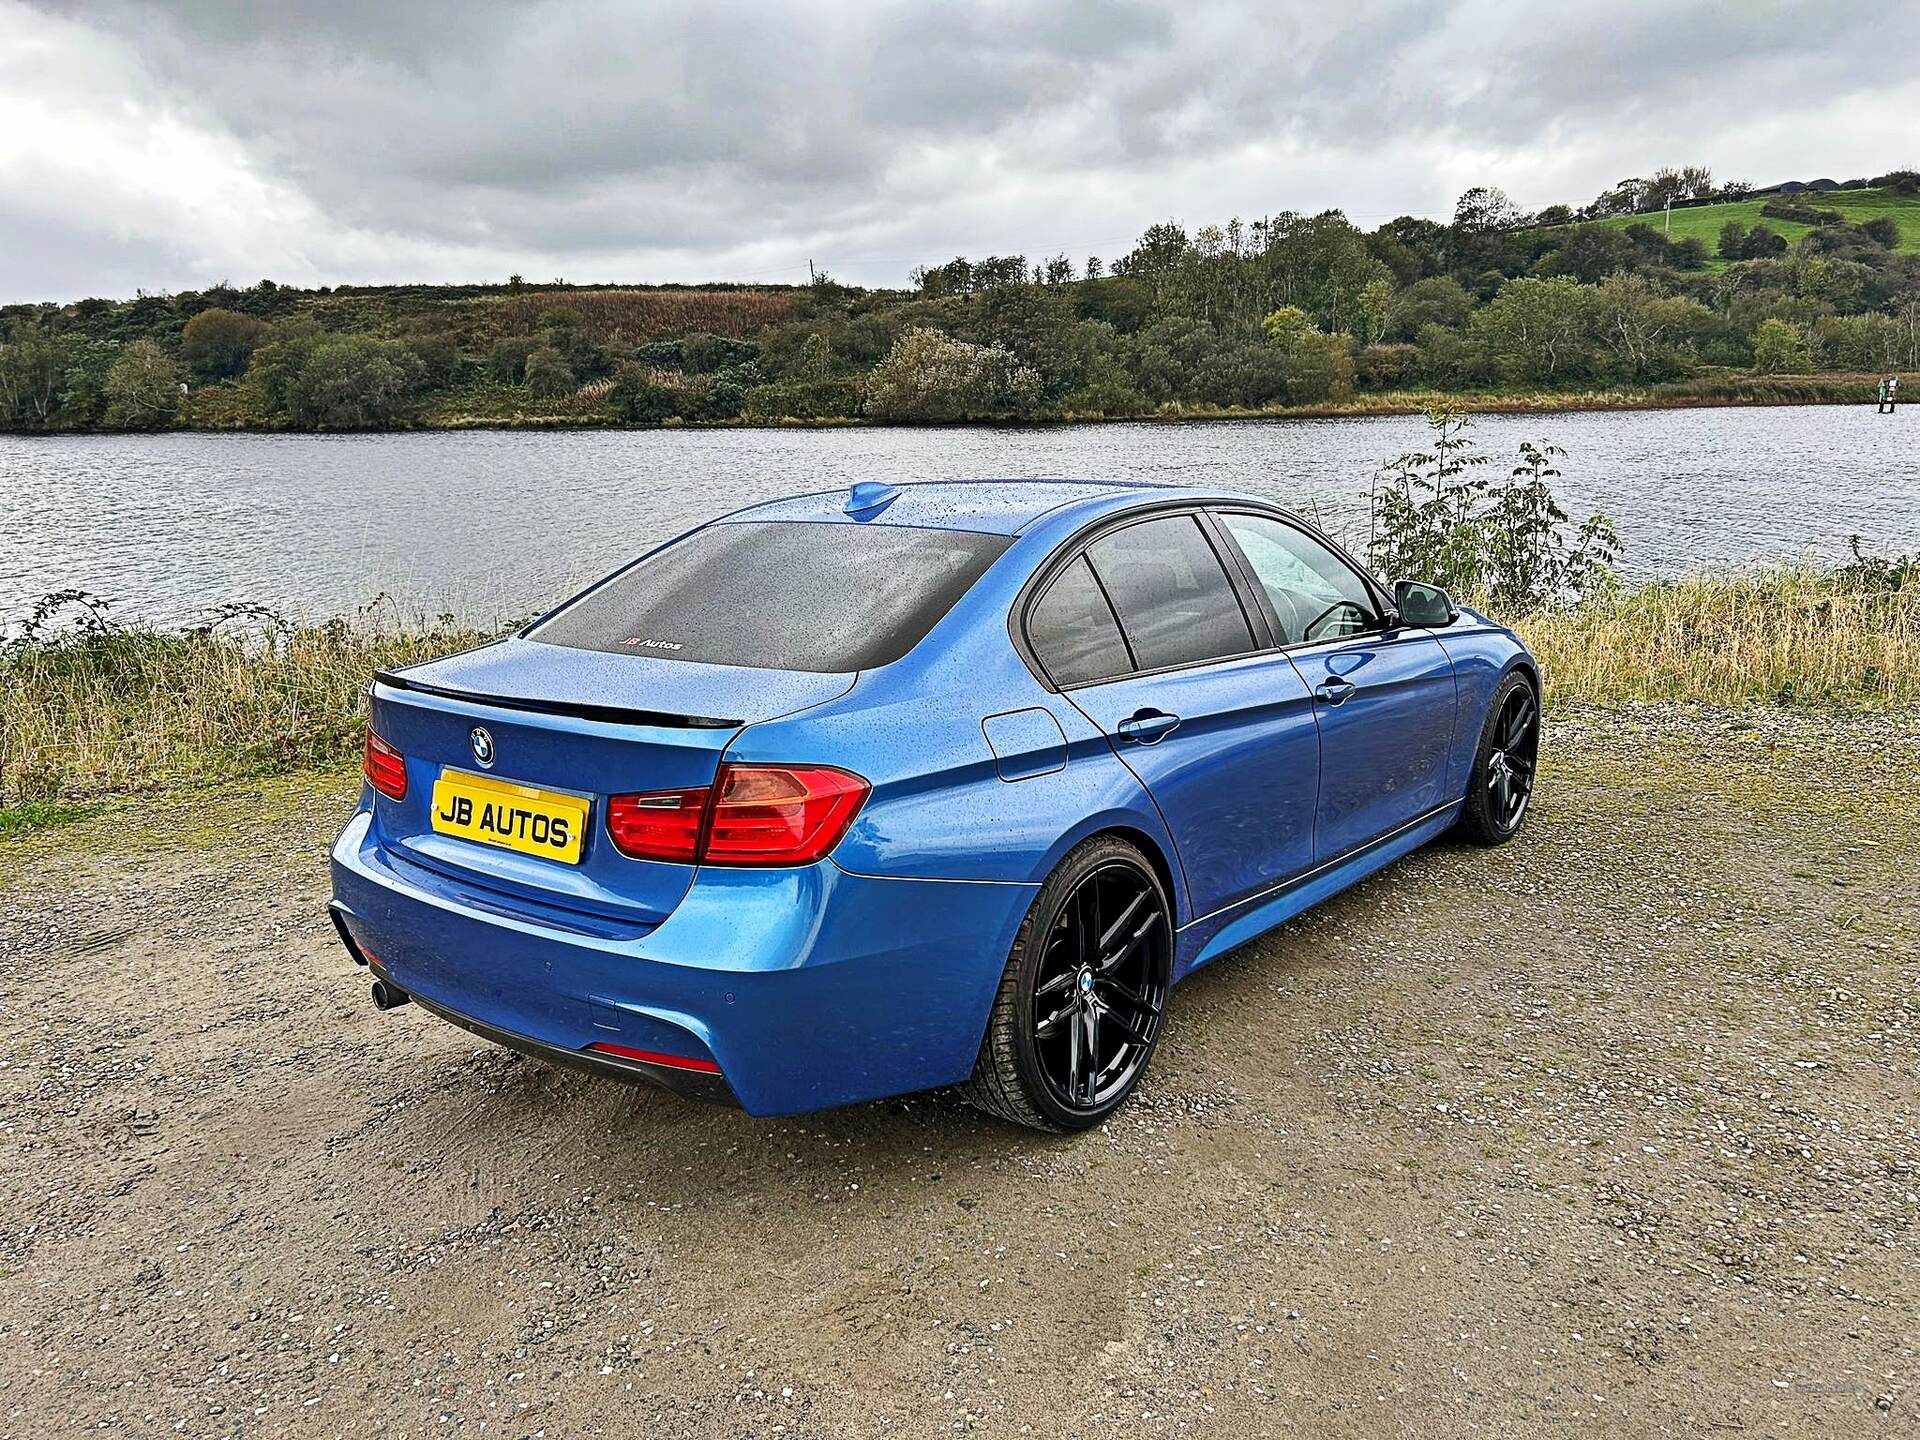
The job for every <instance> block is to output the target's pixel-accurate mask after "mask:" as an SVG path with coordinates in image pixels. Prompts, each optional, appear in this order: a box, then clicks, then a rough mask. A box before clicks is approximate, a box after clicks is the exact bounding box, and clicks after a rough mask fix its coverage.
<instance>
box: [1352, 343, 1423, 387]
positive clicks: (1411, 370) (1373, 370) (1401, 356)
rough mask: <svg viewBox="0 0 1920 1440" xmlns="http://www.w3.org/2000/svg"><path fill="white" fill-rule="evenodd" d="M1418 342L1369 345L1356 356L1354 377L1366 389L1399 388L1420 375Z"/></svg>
mask: <svg viewBox="0 0 1920 1440" xmlns="http://www.w3.org/2000/svg"><path fill="white" fill-rule="evenodd" d="M1420 364H1421V360H1420V347H1419V346H1418V345H1367V346H1363V347H1362V348H1361V350H1360V352H1359V354H1357V355H1356V356H1355V357H1354V378H1355V379H1356V380H1357V381H1358V383H1359V385H1360V387H1361V388H1362V389H1363V390H1397V389H1399V388H1400V387H1401V386H1403V385H1408V384H1411V383H1412V382H1413V381H1414V380H1416V379H1418V378H1419V375H1420Z"/></svg>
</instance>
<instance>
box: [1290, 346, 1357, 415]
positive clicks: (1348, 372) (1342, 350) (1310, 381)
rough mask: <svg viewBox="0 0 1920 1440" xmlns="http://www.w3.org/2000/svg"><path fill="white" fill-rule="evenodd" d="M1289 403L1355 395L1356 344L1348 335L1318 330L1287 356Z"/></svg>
mask: <svg viewBox="0 0 1920 1440" xmlns="http://www.w3.org/2000/svg"><path fill="white" fill-rule="evenodd" d="M1284 373H1285V377H1286V393H1287V403H1288V404H1289V405H1317V404H1320V403H1321V402H1322V401H1327V400H1350V399H1352V398H1353V375H1354V368H1353V343H1352V341H1350V340H1349V339H1348V338H1347V337H1346V336H1345V335H1322V334H1320V333H1319V332H1318V331H1315V332H1314V333H1313V334H1311V335H1307V336H1305V337H1303V338H1302V339H1301V340H1299V341H1298V342H1297V343H1296V344H1295V346H1294V348H1293V350H1292V351H1291V352H1290V353H1289V354H1288V355H1287V356H1286V359H1285V367H1284Z"/></svg>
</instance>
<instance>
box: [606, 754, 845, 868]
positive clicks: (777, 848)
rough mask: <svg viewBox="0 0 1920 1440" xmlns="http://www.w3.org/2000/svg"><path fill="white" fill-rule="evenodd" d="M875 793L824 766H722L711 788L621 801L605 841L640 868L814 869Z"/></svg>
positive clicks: (610, 806)
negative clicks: (661, 863)
mask: <svg viewBox="0 0 1920 1440" xmlns="http://www.w3.org/2000/svg"><path fill="white" fill-rule="evenodd" d="M870 789H871V787H870V786H869V785H868V784H867V782H866V781H864V780H862V779H861V778H860V777H859V776H858V775H851V774H848V773H847V772H846V771H845V770H834V769H831V768H830V767H828V766H825V765H722V766H721V767H720V773H719V775H718V776H717V777H715V779H714V783H713V785H712V786H711V787H710V788H705V789H700V790H663V791H658V792H656V793H654V794H650V795H615V796H614V797H613V798H612V799H610V800H609V801H608V802H607V833H608V834H609V835H610V836H611V837H612V839H613V844H614V848H615V849H617V850H618V851H620V853H621V854H623V855H630V856H632V857H633V858H634V859H636V860H673V861H678V862H679V863H681V864H694V863H701V864H708V865H809V864H811V863H812V862H814V861H815V860H818V859H819V858H820V857H821V856H822V855H825V854H826V853H827V852H828V851H829V850H831V849H833V847H834V846H835V845H838V844H839V843H840V837H841V836H843V835H845V834H846V833H847V827H848V826H849V825H851V824H853V817H854V816H855V815H857V814H858V813H859V811H860V806H861V805H862V804H863V803H865V801H866V798H867V794H868V791H869V790H870Z"/></svg>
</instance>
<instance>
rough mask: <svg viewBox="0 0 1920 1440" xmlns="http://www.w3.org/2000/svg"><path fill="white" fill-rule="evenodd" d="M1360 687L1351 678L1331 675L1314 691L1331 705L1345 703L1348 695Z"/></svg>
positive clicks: (1315, 687)
mask: <svg viewBox="0 0 1920 1440" xmlns="http://www.w3.org/2000/svg"><path fill="white" fill-rule="evenodd" d="M1359 688H1360V687H1359V686H1357V685H1355V684H1354V683H1353V682H1352V681H1351V680H1346V679H1342V678H1341V677H1340V676H1338V675H1329V676H1328V677H1327V678H1326V679H1324V680H1322V681H1321V682H1320V683H1319V684H1318V685H1316V686H1314V687H1313V693H1314V694H1315V695H1317V696H1319V697H1320V698H1321V699H1322V700H1324V701H1325V702H1326V703H1327V704H1329V705H1344V704H1345V703H1346V700H1347V697H1348V696H1349V695H1351V694H1353V692H1354V691H1355V690H1357V689H1359Z"/></svg>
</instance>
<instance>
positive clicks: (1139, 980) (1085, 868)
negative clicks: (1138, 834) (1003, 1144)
mask: <svg viewBox="0 0 1920 1440" xmlns="http://www.w3.org/2000/svg"><path fill="white" fill-rule="evenodd" d="M1103 932H1106V933H1109V934H1111V936H1112V938H1111V940H1110V941H1109V943H1108V944H1107V945H1105V946H1104V947H1102V946H1099V945H1098V944H1096V945H1095V946H1094V947H1092V948H1091V949H1088V948H1087V947H1085V946H1084V945H1083V944H1082V939H1083V938H1092V939H1094V940H1095V941H1096V942H1097V941H1098V940H1099V939H1100V938H1101V936H1102V933H1103ZM1172 964H1173V908H1172V906H1171V904H1170V903H1169V901H1168V897H1167V893H1166V888H1165V887H1164V886H1163V885H1162V884H1161V883H1160V877H1159V875H1158V873H1157V872H1156V871H1155V870H1154V867H1153V866H1152V865H1151V864H1150V863H1149V862H1148V860H1147V857H1146V856H1145V855H1143V854H1141V853H1140V851H1139V849H1138V848H1136V847H1135V846H1133V845H1131V844H1129V843H1127V842H1126V841H1125V840H1122V839H1120V838H1119V837H1118V836H1113V835H1096V836H1094V837H1093V838H1092V839H1090V840H1086V841H1083V842H1082V843H1081V844H1079V845H1077V846H1075V847H1074V848H1073V849H1072V850H1071V851H1069V852H1068V853H1067V856H1066V858H1065V859H1063V860H1062V861H1061V862H1060V864H1059V865H1058V867H1056V868H1055V870H1054V872H1053V874H1051V875H1049V876H1048V877H1047V879H1046V882H1045V883H1044V884H1042V885H1041V887H1040V890H1039V893H1038V894H1037V895H1035V896H1034V900H1033V904H1032V906H1031V907H1030V908H1029V909H1028V911H1027V917H1026V919H1025V920H1024V921H1023V922H1022V923H1021V926H1020V933H1019V934H1018V935H1016V936H1015V937H1014V942H1013V950H1012V952H1011V953H1010V954H1009V955H1008V957H1007V967H1006V971H1005V973H1004V974H1002V976H1001V978H1000V989H999V991H998V993H997V994H996V995H995V997H994V1002H993V1010H992V1013H991V1014H990V1015H989V1016H988V1019H987V1033H986V1038H985V1039H984V1040H982V1041H981V1044H980V1057H979V1059H978V1060H976V1061H975V1062H974V1067H973V1076H972V1078H971V1079H969V1080H968V1081H967V1082H966V1083H965V1085H963V1086H962V1087H961V1094H962V1095H963V1096H964V1097H965V1098H966V1099H967V1100H968V1101H969V1102H970V1103H971V1104H973V1105H974V1106H975V1107H977V1108H978V1109H981V1110H984V1111H986V1112H987V1113H988V1114H990V1115H995V1116H998V1117H999V1118H1000V1119H1002V1120H1011V1121H1012V1122H1013V1123H1015V1124H1016V1125H1026V1126H1031V1127H1032V1128H1033V1129H1036V1130H1047V1131H1051V1132H1053V1133H1055V1134H1065V1133H1068V1132H1071V1131H1076V1130H1086V1129H1089V1128H1090V1127H1092V1126H1095V1125H1098V1124H1099V1123H1100V1122H1101V1121H1102V1120H1104V1119H1106V1118H1107V1117H1108V1116H1109V1115H1111V1114H1112V1113H1113V1112H1114V1111H1115V1110H1117V1109H1119V1107H1120V1106H1121V1105H1122V1104H1123V1103H1125V1101H1126V1099H1127V1097H1128V1096H1129V1095H1130V1094H1132V1093H1133V1089H1134V1086H1135V1085H1137V1084H1138V1083H1139V1080H1140V1077H1141V1076H1142V1075H1143V1074H1145V1073H1146V1068H1147V1063H1148V1062H1149V1061H1150V1060H1151V1059H1152V1058H1153V1052H1154V1051H1155V1049H1156V1048H1158V1046H1159V1043H1160V1032H1161V1029H1162V1028H1163V1026H1162V1022H1163V1019H1164V1016H1165V1010H1166V1000H1167V992H1168V990H1169V989H1170V988H1171V984H1172V973H1171V972H1172ZM1063 975H1065V976H1068V977H1069V978H1068V979H1067V980H1066V982H1065V984H1064V985H1063V984H1062V976H1063ZM1136 1002H1138V1003H1136ZM1062 1016H1065V1017H1067V1018H1066V1019H1065V1020H1064V1021H1062V1020H1061V1017H1062ZM1089 1016H1091V1018H1089ZM1048 1027H1051V1030H1050V1031H1049V1028H1048ZM1041 1032H1047V1033H1045V1034H1044V1035H1043V1034H1042V1033H1041ZM1103 1042H1104V1043H1105V1044H1106V1045H1108V1046H1110V1047H1112V1048H1109V1049H1107V1050H1106V1052H1105V1054H1106V1056H1107V1057H1110V1058H1108V1059H1107V1062H1106V1063H1107V1066H1108V1068H1109V1069H1110V1070H1111V1074H1103V1071H1102V1045H1103ZM1083 1076H1084V1084H1083V1083H1082V1079H1083Z"/></svg>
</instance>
